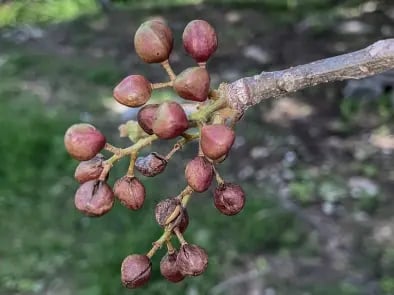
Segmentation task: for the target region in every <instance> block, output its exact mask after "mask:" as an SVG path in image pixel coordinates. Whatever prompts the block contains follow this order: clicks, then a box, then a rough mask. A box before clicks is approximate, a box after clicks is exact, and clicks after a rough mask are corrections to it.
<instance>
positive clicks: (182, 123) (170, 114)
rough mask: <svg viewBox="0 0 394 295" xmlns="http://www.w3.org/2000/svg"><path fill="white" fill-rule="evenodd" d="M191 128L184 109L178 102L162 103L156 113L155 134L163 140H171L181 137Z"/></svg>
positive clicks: (153, 126) (153, 127)
mask: <svg viewBox="0 0 394 295" xmlns="http://www.w3.org/2000/svg"><path fill="white" fill-rule="evenodd" d="M188 127H189V123H188V121H187V117H186V114H185V112H184V110H183V108H182V107H181V106H180V105H179V104H178V103H176V102H164V103H162V104H161V105H160V106H159V108H158V109H157V112H156V118H155V120H154V122H153V125H152V129H153V132H154V133H155V134H156V135H157V136H158V137H160V138H161V139H171V138H175V137H177V136H179V135H181V134H182V133H183V132H185V131H186V130H187V129H188Z"/></svg>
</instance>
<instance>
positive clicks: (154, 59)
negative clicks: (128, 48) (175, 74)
mask: <svg viewBox="0 0 394 295" xmlns="http://www.w3.org/2000/svg"><path fill="white" fill-rule="evenodd" d="M173 45H174V39H173V36H172V32H171V29H170V28H169V27H168V26H167V25H166V24H165V23H164V22H161V21H158V20H150V21H146V22H144V23H143V24H141V26H140V27H139V28H138V30H137V32H136V33H135V36H134V47H135V51H136V52H137V54H138V56H139V57H140V58H141V59H142V60H143V61H145V62H147V63H159V62H163V61H165V60H167V59H168V57H169V56H170V53H171V51H172V47H173Z"/></svg>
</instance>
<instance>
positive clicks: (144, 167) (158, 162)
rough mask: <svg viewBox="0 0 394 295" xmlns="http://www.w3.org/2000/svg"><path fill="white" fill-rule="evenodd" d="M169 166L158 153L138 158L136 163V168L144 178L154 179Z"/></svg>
mask: <svg viewBox="0 0 394 295" xmlns="http://www.w3.org/2000/svg"><path fill="white" fill-rule="evenodd" d="M166 166H167V160H166V159H164V157H163V156H160V155H159V154H157V153H150V154H149V155H147V156H145V157H138V158H137V160H136V161H135V166H134V167H135V168H136V169H137V170H138V171H139V172H140V173H141V174H142V175H144V176H148V177H153V176H156V175H158V174H160V173H161V172H163V171H164V169H165V168H166Z"/></svg>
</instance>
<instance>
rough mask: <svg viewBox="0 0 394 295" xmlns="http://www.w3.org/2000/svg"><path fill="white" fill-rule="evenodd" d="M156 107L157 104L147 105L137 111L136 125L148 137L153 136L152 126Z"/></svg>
mask: <svg viewBox="0 0 394 295" xmlns="http://www.w3.org/2000/svg"><path fill="white" fill-rule="evenodd" d="M158 107H159V104H147V105H145V106H143V107H142V108H141V109H140V110H139V111H138V115H137V120H138V124H139V125H140V126H141V128H142V129H143V130H144V131H145V132H146V133H148V134H150V135H152V134H153V130H152V125H153V121H154V120H155V118H156V111H157V108H158Z"/></svg>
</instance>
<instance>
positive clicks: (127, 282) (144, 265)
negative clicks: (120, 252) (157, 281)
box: [121, 254, 152, 289]
mask: <svg viewBox="0 0 394 295" xmlns="http://www.w3.org/2000/svg"><path fill="white" fill-rule="evenodd" d="M151 273H152V262H151V260H150V259H149V257H148V256H146V255H138V254H133V255H129V256H127V257H126V258H125V259H124V260H123V262H122V266H121V279H122V284H123V286H125V287H126V288H129V289H134V288H138V287H141V286H143V285H145V284H146V283H147V282H148V281H149V279H150V277H151Z"/></svg>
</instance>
